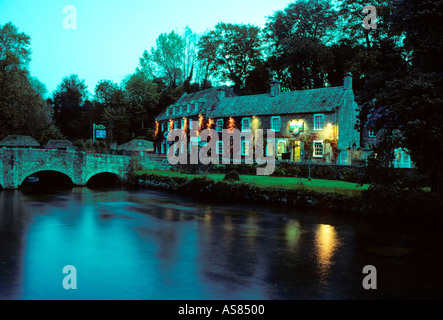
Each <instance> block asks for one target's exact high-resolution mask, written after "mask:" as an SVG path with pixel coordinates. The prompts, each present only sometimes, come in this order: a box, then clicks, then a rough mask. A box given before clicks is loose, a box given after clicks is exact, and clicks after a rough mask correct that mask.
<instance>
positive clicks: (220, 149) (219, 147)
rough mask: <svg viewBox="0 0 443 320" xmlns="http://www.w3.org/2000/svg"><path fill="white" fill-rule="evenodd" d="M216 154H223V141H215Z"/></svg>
mask: <svg viewBox="0 0 443 320" xmlns="http://www.w3.org/2000/svg"><path fill="white" fill-rule="evenodd" d="M216 153H217V154H223V141H217V151H216Z"/></svg>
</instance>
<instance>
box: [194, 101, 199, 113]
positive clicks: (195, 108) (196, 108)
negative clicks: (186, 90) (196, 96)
mask: <svg viewBox="0 0 443 320" xmlns="http://www.w3.org/2000/svg"><path fill="white" fill-rule="evenodd" d="M194 111H198V102H196V103H195V106H194Z"/></svg>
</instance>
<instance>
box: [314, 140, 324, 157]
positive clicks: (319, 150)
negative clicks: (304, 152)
mask: <svg viewBox="0 0 443 320" xmlns="http://www.w3.org/2000/svg"><path fill="white" fill-rule="evenodd" d="M313 148H314V157H323V141H321V140H315V141H314V145H313Z"/></svg>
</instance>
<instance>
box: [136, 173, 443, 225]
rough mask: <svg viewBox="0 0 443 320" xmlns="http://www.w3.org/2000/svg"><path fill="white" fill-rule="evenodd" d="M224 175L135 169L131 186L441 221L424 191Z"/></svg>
mask: <svg viewBox="0 0 443 320" xmlns="http://www.w3.org/2000/svg"><path fill="white" fill-rule="evenodd" d="M223 178H224V175H223V174H206V175H196V174H184V173H179V172H172V171H159V170H146V171H139V172H137V173H136V174H135V175H134V176H133V177H132V179H131V184H133V185H138V186H142V187H147V188H150V189H156V190H163V191H170V192H176V193H180V194H184V195H190V196H198V197H199V198H204V199H208V200H211V201H219V202H223V203H233V202H245V201H247V202H251V203H273V204H280V205H285V206H291V207H294V208H303V209H306V208H307V209H309V208H314V209H320V210H323V211H327V212H334V213H340V214H354V215H355V214H358V215H363V216H379V217H388V216H390V217H393V216H394V217H395V216H401V217H402V218H407V217H411V218H414V217H420V218H423V219H428V218H429V219H436V218H438V219H440V215H439V214H437V213H438V212H440V211H439V209H441V201H440V202H438V199H436V198H435V197H434V196H433V195H431V194H430V193H429V192H424V191H416V190H415V191H412V190H395V189H392V188H387V187H383V186H378V185H377V186H369V185H363V186H359V185H357V184H356V183H350V182H344V181H330V180H320V179H312V180H310V181H309V180H308V179H301V178H281V177H258V176H246V175H241V176H240V179H241V180H240V181H235V182H233V181H224V180H223Z"/></svg>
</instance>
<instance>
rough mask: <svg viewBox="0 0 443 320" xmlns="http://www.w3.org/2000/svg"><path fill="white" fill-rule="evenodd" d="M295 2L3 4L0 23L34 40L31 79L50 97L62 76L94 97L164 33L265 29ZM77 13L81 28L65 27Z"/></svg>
mask: <svg viewBox="0 0 443 320" xmlns="http://www.w3.org/2000/svg"><path fill="white" fill-rule="evenodd" d="M291 2H294V1H291V0H224V1H208V0H189V1H183V0H163V1H153V0H132V1H122V0H118V1H117V0H94V1H87V0H70V1H68V0H44V1H37V0H0V25H4V24H5V23H7V22H9V21H11V22H12V23H13V24H14V25H15V26H17V27H18V28H19V32H24V33H26V34H27V35H29V36H31V50H32V55H31V58H32V61H31V63H30V71H31V74H32V76H34V77H37V78H38V79H39V80H40V81H41V82H43V83H44V84H45V85H46V87H47V90H48V93H51V92H52V91H53V90H55V89H56V87H57V85H58V84H59V83H60V82H61V80H62V78H63V77H65V76H68V75H70V74H78V75H79V77H80V78H81V79H85V81H86V84H87V85H88V89H89V91H90V92H91V93H92V92H93V91H94V88H95V86H96V84H97V83H98V81H100V80H101V79H109V80H112V81H115V82H117V83H120V82H121V80H122V79H123V78H124V77H125V76H126V75H128V74H130V73H132V72H134V70H135V68H136V67H137V65H138V62H139V58H140V57H141V55H142V53H143V51H144V50H145V49H148V50H149V49H150V48H151V47H152V46H153V45H155V41H156V39H157V37H158V36H159V35H160V34H161V33H165V32H166V33H169V32H171V31H172V30H174V31H176V32H178V33H182V32H183V30H184V28H185V27H186V26H189V27H190V28H191V29H192V30H193V31H194V32H196V33H199V34H201V33H203V32H205V31H206V30H208V29H212V28H213V27H214V26H215V25H216V24H217V23H218V22H226V23H244V24H253V25H256V26H259V27H263V26H264V24H265V22H266V18H267V17H268V16H270V15H272V14H273V13H274V12H275V11H277V10H282V9H284V8H286V7H287V5H288V4H289V3H291ZM67 5H72V6H74V7H75V8H76V9H77V29H65V28H64V26H63V21H64V20H65V18H66V17H67V16H68V13H63V8H64V7H65V6H67Z"/></svg>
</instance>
